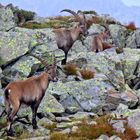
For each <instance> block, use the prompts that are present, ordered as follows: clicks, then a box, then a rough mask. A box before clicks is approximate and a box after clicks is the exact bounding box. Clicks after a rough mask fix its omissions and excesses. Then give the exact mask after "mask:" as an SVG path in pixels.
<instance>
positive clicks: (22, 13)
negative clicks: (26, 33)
mask: <svg viewBox="0 0 140 140" xmlns="http://www.w3.org/2000/svg"><path fill="white" fill-rule="evenodd" d="M14 13H15V15H16V16H17V21H16V22H17V24H19V23H20V22H22V21H23V20H24V21H25V22H26V21H29V20H33V19H34V17H35V15H36V13H35V12H32V11H26V10H23V9H16V10H15V11H14Z"/></svg>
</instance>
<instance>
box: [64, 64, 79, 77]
mask: <svg viewBox="0 0 140 140" xmlns="http://www.w3.org/2000/svg"><path fill="white" fill-rule="evenodd" d="M63 69H64V71H65V73H66V74H67V75H76V74H77V68H76V65H74V64H67V65H65V66H64V68H63Z"/></svg>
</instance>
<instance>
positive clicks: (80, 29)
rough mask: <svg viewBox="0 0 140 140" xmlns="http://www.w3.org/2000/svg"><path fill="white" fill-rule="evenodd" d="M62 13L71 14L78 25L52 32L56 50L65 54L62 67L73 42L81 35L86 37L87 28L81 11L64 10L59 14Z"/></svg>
mask: <svg viewBox="0 0 140 140" xmlns="http://www.w3.org/2000/svg"><path fill="white" fill-rule="evenodd" d="M64 11H66V12H69V13H71V14H73V15H74V17H75V18H76V20H77V21H78V22H79V24H78V25H77V26H75V27H72V28H69V29H66V28H60V29H54V30H53V32H54V33H55V39H56V43H57V46H58V48H59V49H61V50H63V51H64V53H65V58H64V59H63V60H62V62H61V64H62V65H65V64H66V61H67V55H68V52H69V50H70V49H71V47H72V45H73V44H74V42H75V41H76V40H77V39H79V38H80V37H81V35H82V36H86V35H87V34H88V32H87V26H86V18H85V16H84V14H83V13H82V12H81V11H79V12H78V13H75V12H74V11H72V10H69V9H64V10H62V11H61V12H64Z"/></svg>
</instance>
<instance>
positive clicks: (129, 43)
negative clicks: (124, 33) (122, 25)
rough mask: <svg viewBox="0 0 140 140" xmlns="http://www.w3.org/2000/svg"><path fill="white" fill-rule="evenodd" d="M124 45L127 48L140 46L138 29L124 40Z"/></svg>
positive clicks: (139, 31)
mask: <svg viewBox="0 0 140 140" xmlns="http://www.w3.org/2000/svg"><path fill="white" fill-rule="evenodd" d="M126 47H128V48H135V49H136V48H140V29H138V30H136V31H134V32H132V33H131V34H130V35H129V36H128V39H127V40H126Z"/></svg>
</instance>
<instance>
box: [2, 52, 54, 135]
mask: <svg viewBox="0 0 140 140" xmlns="http://www.w3.org/2000/svg"><path fill="white" fill-rule="evenodd" d="M33 56H34V57H36V58H37V59H39V60H40V61H41V62H42V63H43V64H44V65H45V71H44V72H43V73H42V74H40V75H39V76H37V77H30V78H27V79H26V80H20V81H15V82H11V83H10V84H8V85H7V87H6V88H5V93H4V104H5V107H6V112H7V121H8V128H7V134H8V135H12V127H11V126H12V122H13V118H14V116H15V115H16V113H17V112H18V110H19V108H20V105H22V104H26V105H28V106H30V107H31V109H32V126H33V129H36V128H37V122H36V115H37V109H38V107H39V104H40V102H41V100H42V98H43V97H44V95H45V91H46V89H47V87H48V85H49V82H50V81H53V82H56V81H57V77H56V59H55V56H53V58H52V61H53V62H52V64H51V65H49V64H48V63H46V62H45V61H44V60H42V59H41V58H38V57H37V56H35V55H33ZM10 106H12V111H10Z"/></svg>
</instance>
